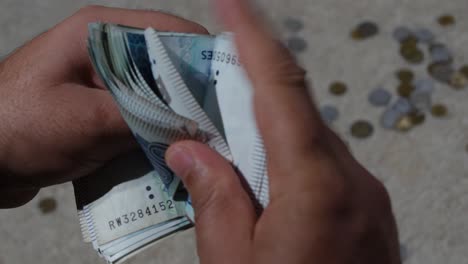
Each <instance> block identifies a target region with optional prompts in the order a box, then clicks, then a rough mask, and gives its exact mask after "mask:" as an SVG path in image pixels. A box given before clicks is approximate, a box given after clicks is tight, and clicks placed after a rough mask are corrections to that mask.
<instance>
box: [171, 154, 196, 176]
mask: <svg viewBox="0 0 468 264" xmlns="http://www.w3.org/2000/svg"><path fill="white" fill-rule="evenodd" d="M169 150H170V151H169V152H168V153H167V160H166V162H167V165H169V167H170V168H171V169H172V170H173V171H174V173H175V174H176V175H177V176H179V177H181V178H182V180H183V178H184V177H185V176H186V175H187V174H188V173H190V171H191V170H193V168H194V166H195V161H194V159H193V157H192V154H191V153H190V151H189V150H187V149H185V148H183V147H175V148H172V149H169Z"/></svg>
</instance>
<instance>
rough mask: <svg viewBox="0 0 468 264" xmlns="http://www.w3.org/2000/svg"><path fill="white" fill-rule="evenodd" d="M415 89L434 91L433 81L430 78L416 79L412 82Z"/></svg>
mask: <svg viewBox="0 0 468 264" xmlns="http://www.w3.org/2000/svg"><path fill="white" fill-rule="evenodd" d="M413 85H414V87H415V91H421V92H427V93H432V92H433V91H434V82H433V81H432V80H430V79H418V80H416V81H414V82H413Z"/></svg>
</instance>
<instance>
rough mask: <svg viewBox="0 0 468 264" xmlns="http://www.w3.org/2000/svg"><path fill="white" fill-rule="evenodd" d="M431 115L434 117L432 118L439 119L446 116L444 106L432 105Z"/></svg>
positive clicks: (446, 111)
mask: <svg viewBox="0 0 468 264" xmlns="http://www.w3.org/2000/svg"><path fill="white" fill-rule="evenodd" d="M431 114H432V116H434V117H438V118H441V117H445V116H447V114H448V110H447V107H446V106H445V105H443V104H436V105H433V106H432V109H431Z"/></svg>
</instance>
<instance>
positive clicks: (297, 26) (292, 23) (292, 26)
mask: <svg viewBox="0 0 468 264" xmlns="http://www.w3.org/2000/svg"><path fill="white" fill-rule="evenodd" d="M284 26H285V27H286V29H288V30H289V31H291V32H293V33H297V32H299V31H301V30H302V29H303V28H304V23H302V21H301V20H299V19H297V18H292V17H288V18H286V19H285V20H284Z"/></svg>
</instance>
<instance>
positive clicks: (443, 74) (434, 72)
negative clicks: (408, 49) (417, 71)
mask: <svg viewBox="0 0 468 264" xmlns="http://www.w3.org/2000/svg"><path fill="white" fill-rule="evenodd" d="M427 71H428V72H429V75H430V76H431V77H432V78H434V79H435V80H437V81H439V82H442V83H449V82H450V80H451V78H452V76H453V73H454V72H455V70H454V69H453V65H452V64H451V63H450V62H434V63H431V64H429V66H428V67H427Z"/></svg>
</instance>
